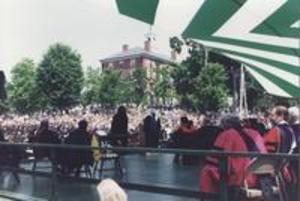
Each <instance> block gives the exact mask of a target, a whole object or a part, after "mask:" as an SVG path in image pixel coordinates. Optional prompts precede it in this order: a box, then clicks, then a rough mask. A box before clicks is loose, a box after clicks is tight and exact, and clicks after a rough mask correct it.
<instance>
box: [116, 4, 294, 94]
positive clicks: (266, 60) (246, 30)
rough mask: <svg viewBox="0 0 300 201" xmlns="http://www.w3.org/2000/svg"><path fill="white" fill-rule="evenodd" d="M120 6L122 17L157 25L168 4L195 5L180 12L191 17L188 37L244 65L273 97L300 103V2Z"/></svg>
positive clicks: (187, 21)
mask: <svg viewBox="0 0 300 201" xmlns="http://www.w3.org/2000/svg"><path fill="white" fill-rule="evenodd" d="M116 1H117V5H118V9H119V12H120V13H122V14H124V15H127V16H129V17H132V18H135V19H138V20H140V21H143V22H145V23H148V24H151V25H155V21H156V20H157V19H160V20H162V19H161V18H160V17H159V16H160V15H161V13H160V10H162V6H166V2H167V1H168V3H169V4H172V3H173V2H174V3H175V2H176V3H178V1H180V2H181V3H182V4H191V6H189V7H187V6H183V9H184V8H189V9H190V12H186V11H180V10H179V11H178V13H180V12H183V13H188V14H185V15H184V16H182V17H184V18H186V19H185V21H186V25H185V27H181V32H183V33H182V36H183V37H185V38H190V39H193V40H195V41H197V42H200V43H202V44H204V45H205V46H207V47H209V48H211V49H212V50H216V51H219V52H221V53H222V54H224V55H226V56H228V57H230V58H232V59H235V60H238V61H240V62H242V63H244V64H245V65H246V68H247V70H248V71H249V72H250V73H251V74H252V75H253V76H254V77H255V78H256V79H257V81H258V82H259V83H260V84H261V85H262V86H263V87H264V88H265V90H266V91H267V92H268V93H270V94H273V95H277V96H283V97H290V98H291V97H300V87H299V79H300V78H299V76H300V59H299V54H300V39H299V37H300V28H299V27H300V0H206V1H203V0H184V1H183V0H116ZM191 8H192V9H191ZM164 10H165V9H164ZM170 26H177V23H176V22H170ZM178 26H179V25H178ZM181 26H182V25H181ZM176 34H180V33H174V35H176Z"/></svg>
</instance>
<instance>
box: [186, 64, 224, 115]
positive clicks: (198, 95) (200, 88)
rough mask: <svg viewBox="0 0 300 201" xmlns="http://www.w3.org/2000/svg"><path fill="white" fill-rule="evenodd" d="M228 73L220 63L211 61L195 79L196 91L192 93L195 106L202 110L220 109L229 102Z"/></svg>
mask: <svg viewBox="0 0 300 201" xmlns="http://www.w3.org/2000/svg"><path fill="white" fill-rule="evenodd" d="M227 79H228V75H227V74H226V72H225V70H224V67H223V66H222V65H220V64H214V63H209V64H208V65H207V66H205V67H204V68H202V69H201V71H200V74H199V76H198V77H197V78H196V80H195V89H196V90H195V92H194V94H192V101H193V105H194V107H196V109H198V110H201V111H206V110H207V111H218V110H219V109H220V108H222V107H224V106H225V105H226V103H227V98H228V88H227V86H226V84H225V83H226V81H227Z"/></svg>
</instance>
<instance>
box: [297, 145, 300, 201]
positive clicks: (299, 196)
mask: <svg viewBox="0 0 300 201" xmlns="http://www.w3.org/2000/svg"><path fill="white" fill-rule="evenodd" d="M299 149H300V147H299ZM299 154H300V151H299ZM299 154H298V157H297V162H298V170H297V171H298V178H297V200H300V181H299V177H300V155H299Z"/></svg>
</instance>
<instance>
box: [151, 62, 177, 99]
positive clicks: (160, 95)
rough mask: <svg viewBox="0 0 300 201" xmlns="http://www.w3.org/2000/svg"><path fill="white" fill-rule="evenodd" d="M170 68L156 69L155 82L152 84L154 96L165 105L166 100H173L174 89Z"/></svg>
mask: <svg viewBox="0 0 300 201" xmlns="http://www.w3.org/2000/svg"><path fill="white" fill-rule="evenodd" d="M171 69H172V67H170V66H165V67H163V68H157V69H156V81H155V84H154V95H155V97H156V98H157V99H161V100H162V103H163V104H164V105H165V104H166V101H167V100H168V99H173V98H174V93H175V92H174V88H173V86H172V78H171Z"/></svg>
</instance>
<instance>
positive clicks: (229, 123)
mask: <svg viewBox="0 0 300 201" xmlns="http://www.w3.org/2000/svg"><path fill="white" fill-rule="evenodd" d="M221 126H222V127H223V128H224V130H227V129H231V128H233V129H237V130H240V129H241V128H242V124H241V121H240V118H239V117H238V116H234V115H227V116H225V117H224V118H223V119H222V120H221Z"/></svg>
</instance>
